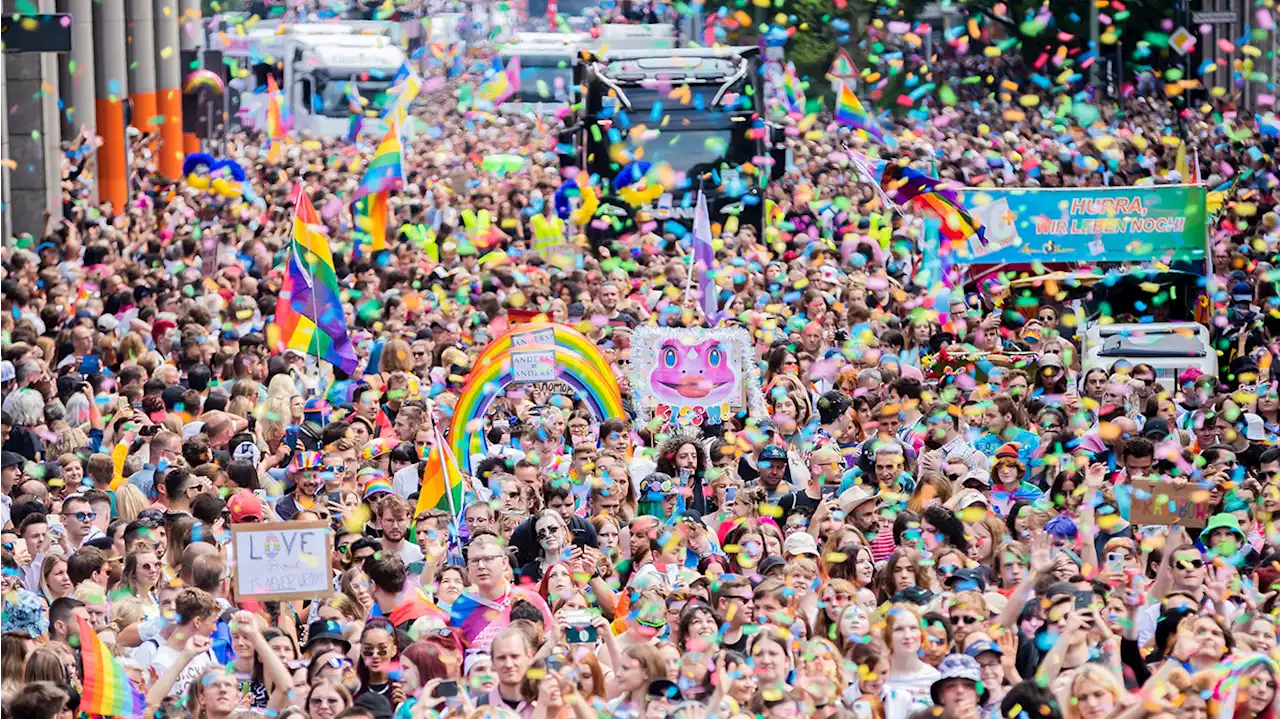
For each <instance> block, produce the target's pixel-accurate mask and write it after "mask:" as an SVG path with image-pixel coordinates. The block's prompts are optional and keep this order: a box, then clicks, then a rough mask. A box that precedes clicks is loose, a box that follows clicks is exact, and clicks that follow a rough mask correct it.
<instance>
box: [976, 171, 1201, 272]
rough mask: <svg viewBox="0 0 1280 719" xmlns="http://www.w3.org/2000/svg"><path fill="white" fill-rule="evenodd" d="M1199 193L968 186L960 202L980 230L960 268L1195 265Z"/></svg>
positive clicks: (1170, 188)
mask: <svg viewBox="0 0 1280 719" xmlns="http://www.w3.org/2000/svg"><path fill="white" fill-rule="evenodd" d="M1206 195H1207V193H1206V191H1205V188H1203V187H1199V186H1192V185H1164V186H1156V185H1152V186H1142V187H1119V188H1117V187H1108V188H1098V189H1090V188H1081V189H1074V188H1073V189H1069V190H1051V189H1041V188H1028V189H990V190H987V189H970V190H965V191H964V192H961V193H960V201H961V202H962V203H963V204H964V206H965V207H966V208H968V209H969V212H971V213H972V214H973V216H974V217H975V218H976V219H977V220H978V221H979V222H981V223H982V225H983V227H984V228H985V233H984V234H985V235H986V240H987V243H986V245H983V244H982V243H980V242H979V241H978V240H977V238H973V239H971V240H970V241H969V243H968V246H967V247H960V248H958V249H957V252H956V261H957V263H960V264H999V263H1017V264H1025V263H1030V262H1046V263H1047V262H1152V261H1162V262H1173V261H1175V260H1182V261H1203V260H1204V258H1205V248H1206V244H1207V243H1206V239H1207V235H1206V227H1205V222H1206V212H1205V198H1206Z"/></svg>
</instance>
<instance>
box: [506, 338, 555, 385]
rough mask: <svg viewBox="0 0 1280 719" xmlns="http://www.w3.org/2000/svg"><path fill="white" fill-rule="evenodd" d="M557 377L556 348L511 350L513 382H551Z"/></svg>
mask: <svg viewBox="0 0 1280 719" xmlns="http://www.w3.org/2000/svg"><path fill="white" fill-rule="evenodd" d="M557 377H558V374H557V372H556V351H555V348H553V347H544V348H543V349H529V350H512V351H511V381H512V382H516V383H528V382H551V381H554V380H555V379H556V378H557Z"/></svg>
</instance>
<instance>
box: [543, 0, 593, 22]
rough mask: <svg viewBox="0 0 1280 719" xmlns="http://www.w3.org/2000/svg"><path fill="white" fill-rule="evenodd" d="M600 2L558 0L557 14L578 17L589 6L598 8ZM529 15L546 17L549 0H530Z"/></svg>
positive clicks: (590, 0)
mask: <svg viewBox="0 0 1280 719" xmlns="http://www.w3.org/2000/svg"><path fill="white" fill-rule="evenodd" d="M598 7H600V3H599V2H592V0H557V1H556V14H558V15H563V16H565V17H577V16H579V15H582V14H583V13H584V12H586V11H587V8H598ZM528 13H529V17H531V18H533V17H544V16H545V15H546V14H547V0H529V7H528Z"/></svg>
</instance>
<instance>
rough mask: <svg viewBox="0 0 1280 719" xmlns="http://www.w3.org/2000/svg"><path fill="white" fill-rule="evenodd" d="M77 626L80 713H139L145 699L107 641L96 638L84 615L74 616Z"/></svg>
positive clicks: (127, 715) (136, 714) (117, 714)
mask: <svg viewBox="0 0 1280 719" xmlns="http://www.w3.org/2000/svg"><path fill="white" fill-rule="evenodd" d="M76 623H77V624H78V625H79V628H80V659H81V661H82V662H83V663H84V691H82V692H81V693H80V713H81V714H94V715H99V716H104V717H140V716H142V712H143V710H144V709H146V704H147V702H146V699H144V698H143V696H142V693H141V692H139V691H138V689H137V687H135V686H134V685H133V682H131V681H129V677H128V675H126V674H125V673H124V669H123V668H121V667H120V664H118V663H117V662H116V660H115V658H114V657H112V656H111V651H110V650H109V649H107V645H105V644H103V643H102V640H101V639H99V638H98V633H97V632H95V631H93V627H91V626H89V622H87V621H85V618H84V617H76Z"/></svg>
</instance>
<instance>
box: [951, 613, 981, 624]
mask: <svg viewBox="0 0 1280 719" xmlns="http://www.w3.org/2000/svg"><path fill="white" fill-rule="evenodd" d="M980 622H982V620H981V619H979V618H978V617H975V616H971V615H964V614H961V615H959V616H955V617H952V618H951V623H952V624H963V625H965V626H966V627H967V626H969V625H970V624H978V623H980Z"/></svg>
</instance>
